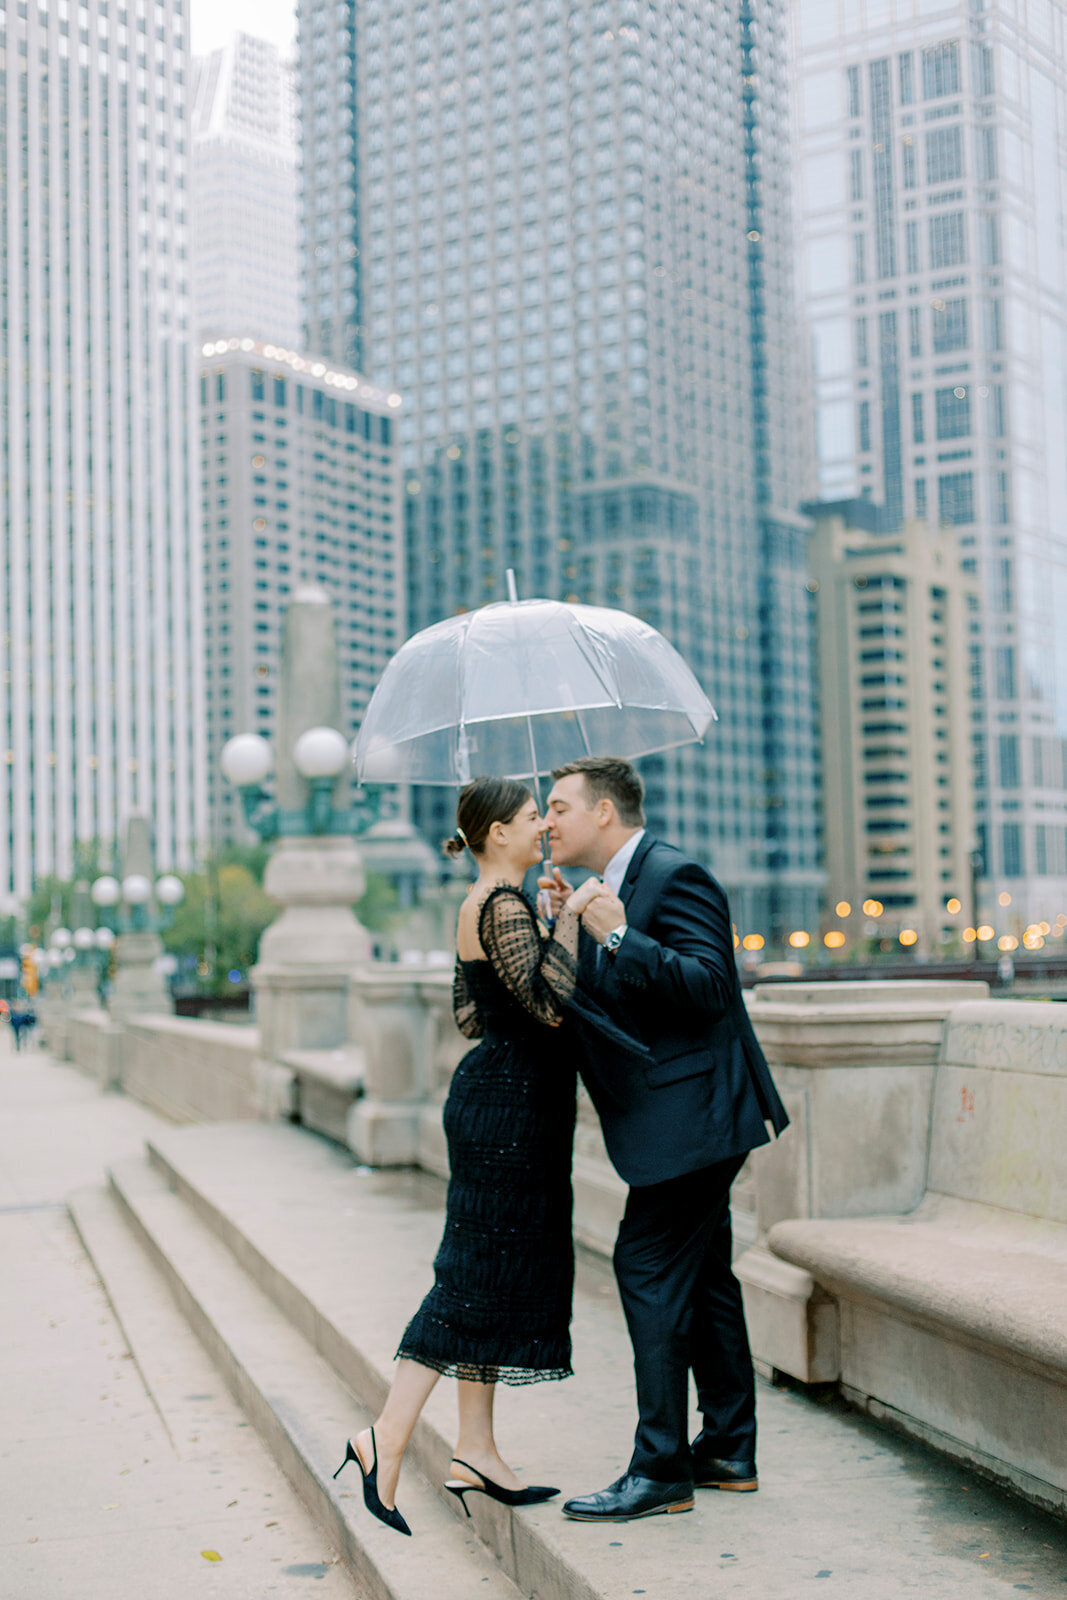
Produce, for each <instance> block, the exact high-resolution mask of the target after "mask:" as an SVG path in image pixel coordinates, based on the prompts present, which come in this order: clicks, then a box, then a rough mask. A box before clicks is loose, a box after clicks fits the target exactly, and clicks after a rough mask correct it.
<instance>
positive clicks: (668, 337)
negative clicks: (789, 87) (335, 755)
mask: <svg viewBox="0 0 1067 1600" xmlns="http://www.w3.org/2000/svg"><path fill="white" fill-rule="evenodd" d="M299 38H300V50H299V55H300V63H299V75H300V90H299V99H300V118H301V141H302V200H301V206H302V239H303V248H304V295H305V315H306V318H307V329H308V332H307V338H308V342H309V344H310V346H311V347H312V348H320V349H324V350H326V351H328V352H329V353H330V354H331V356H332V357H333V358H334V359H337V360H344V361H349V362H353V363H355V364H357V365H360V366H362V367H363V368H364V369H365V370H367V371H369V372H372V373H374V374H375V376H376V377H377V378H378V379H380V380H381V381H384V382H388V383H389V384H390V385H392V386H394V387H395V388H396V389H398V390H399V391H400V392H401V393H402V394H403V396H404V405H405V410H404V426H403V432H402V445H401V451H402V460H403V464H404V479H405V492H406V538H407V570H408V606H409V614H408V623H409V627H410V628H411V629H415V628H418V627H421V626H423V625H425V624H427V623H430V622H433V621H436V620H438V619H439V618H440V617H442V616H445V615H448V614H449V613H451V612H454V611H456V610H457V609H461V608H464V607H468V606H475V605H480V604H482V603H483V602H485V601H486V600H489V599H493V598H497V599H500V598H503V597H504V593H505V590H504V576H505V572H506V569H507V568H509V567H512V568H514V569H515V571H516V573H517V576H518V580H519V588H520V593H523V594H526V595H542V594H543V595H550V596H555V597H563V598H566V597H575V598H578V599H582V600H590V601H598V602H602V603H607V604H616V605H622V606H631V607H633V608H634V609H636V610H637V611H639V612H640V613H641V614H642V615H643V616H645V617H646V618H647V619H648V620H649V621H651V622H652V623H654V624H655V625H657V626H660V627H662V629H663V630H664V631H665V632H666V634H667V635H668V637H669V638H670V639H671V641H672V643H674V644H675V645H676V646H677V647H678V648H679V649H680V650H681V652H682V654H683V655H684V656H685V657H686V658H687V659H688V660H689V662H690V664H691V665H692V666H693V668H694V670H695V671H696V672H697V674H698V676H699V677H700V678H701V680H702V682H703V683H704V684H705V686H706V688H707V690H708V692H709V693H710V695H711V697H712V699H713V700H714V701H715V703H716V705H717V707H718V710H719V712H720V716H721V721H720V723H719V724H718V725H717V727H716V728H715V729H714V730H713V731H712V733H711V735H710V737H709V741H708V746H707V748H706V749H705V750H703V751H683V752H679V753H677V754H671V755H669V756H664V757H656V758H653V759H652V760H651V761H649V762H647V763H645V769H644V770H645V774H646V779H647V782H648V792H649V807H650V813H651V818H652V821H653V824H654V825H655V826H656V827H659V828H664V829H665V830H666V831H667V832H668V833H669V834H670V836H671V837H673V838H675V839H677V840H678V842H679V843H680V844H682V845H683V846H685V847H687V848H688V849H690V850H691V851H693V853H694V854H696V855H697V856H699V857H701V858H702V859H704V860H705V861H707V862H709V863H710V865H711V866H712V868H713V870H715V871H716V873H717V874H718V875H719V876H720V877H721V878H722V880H723V881H724V882H725V883H726V884H727V886H728V887H729V889H730V890H731V893H732V895H733V903H734V909H735V914H736V915H737V917H738V920H739V922H743V923H745V924H746V925H757V926H761V927H762V928H763V930H764V931H765V932H767V931H776V930H779V929H784V928H786V927H789V926H797V925H798V924H799V923H802V922H803V921H804V920H807V919H810V918H811V917H812V916H813V914H814V904H815V899H816V894H817V886H818V881H819V872H818V867H817V830H816V774H815V729H814V712H813V706H812V703H811V697H810V684H811V680H812V656H811V621H812V608H811V597H810V595H809V593H808V592H807V590H806V588H805V578H806V572H805V565H804V564H805V553H806V532H805V524H804V522H803V520H802V519H800V518H799V517H798V516H797V514H796V508H797V505H798V502H799V501H800V500H801V499H802V498H803V496H804V493H805V491H806V489H807V488H808V485H807V483H806V482H805V479H804V471H803V464H804V458H803V439H804V429H803V414H804V406H803V403H802V390H801V386H800V381H799V377H798V372H797V361H796V352H797V341H796V328H795V324H794V321H793V289H792V280H791V254H790V247H791V234H790V219H789V173H788V165H787V143H788V139H787V133H788V118H787V115H786V86H785V53H786V52H785V43H786V40H785V19H784V6H783V4H782V3H781V0H740V3H738V4H736V5H731V6H723V5H721V4H714V3H712V0H696V3H695V4H694V5H692V6H687V7H685V8H684V9H683V8H681V7H668V8H666V9H663V8H660V7H656V6H654V5H652V4H651V3H650V0H621V3H620V0H590V4H588V5H586V6H582V7H578V8H575V7H572V6H568V5H566V4H564V3H563V0H538V3H537V4H534V3H533V0H501V3H495V4H493V5H489V4H487V3H478V0H474V3H466V0H442V4H441V5H439V6H437V7H434V8H433V9H432V11H429V12H428V11H426V10H425V8H420V7H418V6H417V5H416V4H415V3H414V0H387V3H383V0H347V3H344V4H341V5H338V4H337V3H336V0H328V3H327V0H301V4H300V12H299ZM447 804H448V801H447V800H445V799H442V802H441V807H440V813H439V814H438V815H436V816H435V815H432V814H431V815H429V816H428V815H426V813H425V812H423V813H422V815H423V820H424V823H425V825H426V827H427V829H428V830H433V831H437V832H440V829H441V824H442V823H443V822H444V821H445V819H446V807H447Z"/></svg>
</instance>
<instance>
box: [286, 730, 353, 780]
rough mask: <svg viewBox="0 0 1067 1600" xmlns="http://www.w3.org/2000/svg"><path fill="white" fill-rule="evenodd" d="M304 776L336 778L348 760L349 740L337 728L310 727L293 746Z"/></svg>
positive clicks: (297, 763)
mask: <svg viewBox="0 0 1067 1600" xmlns="http://www.w3.org/2000/svg"><path fill="white" fill-rule="evenodd" d="M293 761H294V763H295V765H296V770H297V772H299V773H300V776H301V777H302V778H307V779H309V780H314V779H316V778H336V777H337V774H338V773H339V772H341V771H342V770H343V769H344V767H345V765H346V764H347V762H348V741H347V740H346V739H345V737H344V735H343V734H341V733H338V731H337V729H336V728H308V730H307V732H306V733H302V734H301V735H300V737H299V739H298V740H297V741H296V743H295V744H294V746H293Z"/></svg>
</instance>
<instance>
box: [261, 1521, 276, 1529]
mask: <svg viewBox="0 0 1067 1600" xmlns="http://www.w3.org/2000/svg"><path fill="white" fill-rule="evenodd" d="M263 1526H264V1527H265V1528H276V1527H277V1526H278V1524H277V1523H276V1522H265V1523H264V1524H263Z"/></svg>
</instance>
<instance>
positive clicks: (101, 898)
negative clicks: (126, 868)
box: [89, 877, 122, 910]
mask: <svg viewBox="0 0 1067 1600" xmlns="http://www.w3.org/2000/svg"><path fill="white" fill-rule="evenodd" d="M89 895H90V898H91V899H92V902H93V905H94V906H99V907H100V908H101V910H107V909H108V908H109V907H111V906H117V905H118V903H119V901H120V900H121V899H122V885H121V883H120V882H119V880H118V879H117V878H111V877H105V878H97V880H96V882H95V883H94V884H93V886H92V888H91V889H90V890H89Z"/></svg>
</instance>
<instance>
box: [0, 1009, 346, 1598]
mask: <svg viewBox="0 0 1067 1600" xmlns="http://www.w3.org/2000/svg"><path fill="white" fill-rule="evenodd" d="M161 1126H163V1124H162V1123H161V1122H160V1119H159V1118H157V1117H155V1116H153V1115H152V1114H151V1113H150V1112H148V1111H146V1110H145V1109H144V1108H143V1107H141V1106H139V1105H137V1104H135V1103H134V1102H133V1101H131V1100H127V1099H124V1098H123V1097H122V1096H120V1095H111V1094H101V1093H100V1092H99V1090H98V1089H97V1087H96V1086H95V1085H94V1084H92V1083H90V1082H89V1081H88V1080H87V1079H85V1078H83V1077H82V1076H81V1075H80V1074H78V1073H76V1072H75V1071H74V1070H73V1069H72V1068H69V1067H66V1066H60V1065H57V1064H56V1063H55V1062H54V1061H53V1060H52V1058H51V1057H50V1056H48V1055H47V1053H46V1052H44V1051H41V1050H31V1051H23V1052H21V1053H19V1054H16V1053H15V1051H14V1049H13V1046H12V1041H11V1039H10V1036H9V1034H8V1033H7V1031H6V1030H3V1031H2V1032H0V1262H2V1273H3V1280H2V1281H3V1290H2V1295H3V1305H4V1311H3V1316H2V1318H0V1371H2V1374H3V1379H2V1388H0V1600H189V1597H191V1596H197V1597H199V1596H204V1597H206V1600H252V1597H253V1596H257V1597H258V1596H260V1595H271V1594H278V1595H281V1594H284V1595H286V1596H299V1595H301V1594H314V1595H315V1596H316V1597H320V1600H344V1597H348V1600H351V1597H352V1596H354V1594H355V1589H354V1587H353V1585H352V1582H351V1579H350V1578H349V1577H348V1575H347V1573H346V1572H345V1571H344V1569H343V1568H342V1567H340V1566H338V1565H337V1564H336V1557H335V1555H334V1552H333V1551H332V1550H330V1549H329V1548H328V1547H327V1545H326V1541H325V1539H324V1537H323V1535H322V1534H321V1533H320V1532H319V1531H318V1529H317V1528H316V1527H315V1526H314V1525H313V1523H312V1522H311V1519H310V1517H309V1516H308V1514H307V1512H306V1511H305V1509H304V1507H303V1505H302V1504H301V1503H300V1501H299V1500H298V1499H297V1496H296V1494H295V1492H294V1491H293V1490H292V1489H291V1488H290V1486H289V1484H288V1482H287V1481H286V1479H285V1478H284V1477H283V1475H282V1473H281V1472H280V1471H279V1470H278V1468H277V1467H276V1466H275V1465H274V1463H273V1462H272V1461H271V1459H270V1457H269V1456H268V1454H267V1452H266V1450H265V1448H264V1446H263V1445H262V1444H261V1443H260V1440H259V1438H258V1436H257V1435H256V1434H255V1433H254V1432H253V1430H252V1429H251V1428H250V1427H249V1425H248V1424H247V1422H246V1421H245V1419H244V1417H243V1415H242V1413H241V1411H240V1410H239V1408H238V1407H237V1406H236V1405H235V1403H234V1402H233V1400H232V1399H231V1398H230V1396H229V1394H228V1393H227V1390H226V1388H225V1385H224V1384H223V1382H222V1379H221V1377H220V1376H219V1374H218V1373H217V1371H216V1370H215V1368H214V1366H213V1365H212V1364H211V1362H210V1361H209V1359H208V1357H207V1356H206V1355H205V1353H204V1352H203V1350H202V1349H201V1347H200V1345H199V1343H198V1342H197V1340H196V1339H195V1337H194V1336H193V1334H192V1333H191V1332H190V1331H189V1329H188V1328H187V1326H186V1324H185V1322H184V1320H183V1318H182V1316H181V1313H180V1312H179V1310H178V1308H177V1307H176V1306H175V1305H174V1303H173V1301H172V1300H171V1298H170V1295H169V1292H168V1291H167V1289H166V1288H165V1286H164V1285H163V1283H162V1281H161V1280H160V1279H159V1278H158V1277H157V1275H156V1273H155V1272H154V1269H153V1268H152V1267H151V1265H150V1264H149V1262H148V1260H147V1258H142V1257H141V1255H140V1251H139V1246H138V1245H137V1244H136V1242H135V1241H134V1240H133V1238H132V1236H131V1238H130V1252H131V1256H130V1270H131V1271H132V1272H135V1273H137V1274H138V1275H139V1276H138V1278H137V1285H138V1291H139V1293H140V1295H141V1296H142V1297H143V1298H142V1313H143V1314H146V1315H151V1316H152V1317H153V1318H154V1328H155V1338H154V1340H153V1356H154V1360H153V1367H152V1373H151V1384H152V1388H151V1389H150V1388H149V1387H148V1386H147V1385H146V1382H145V1378H144V1376H143V1375H142V1373H141V1372H140V1371H139V1369H138V1367H137V1365H136V1364H135V1362H134V1360H133V1358H132V1356H131V1354H130V1351H129V1348H128V1346H127V1343H126V1339H125V1337H124V1335H123V1331H122V1329H121V1327H120V1326H119V1323H118V1322H117V1321H116V1318H115V1315H114V1313H113V1311H112V1308H111V1306H110V1304H109V1302H108V1299H107V1297H106V1295H105V1293H104V1290H103V1288H102V1286H101V1284H100V1282H99V1279H98V1278H97V1276H96V1273H95V1271H94V1269H93V1267H92V1264H91V1262H90V1261H89V1258H88V1256H87V1255H86V1253H85V1250H84V1249H83V1247H82V1244H81V1241H80V1240H79V1238H78V1235H77V1233H76V1232H75V1229H74V1226H73V1223H72V1222H71V1219H70V1217H69V1215H68V1212H67V1210H66V1207H65V1204H64V1199H65V1197H66V1196H67V1195H68V1194H69V1193H70V1192H71V1191H72V1190H73V1189H76V1188H78V1187H81V1186H85V1185H100V1187H101V1194H102V1191H103V1178H104V1171H105V1168H106V1166H107V1165H108V1164H109V1163H110V1162H112V1161H114V1160H117V1159H120V1158H122V1157H123V1156H136V1155H138V1154H139V1153H140V1151H141V1149H142V1147H143V1142H144V1139H145V1138H146V1136H147V1135H148V1134H150V1133H152V1132H155V1131H158V1130H159V1129H160V1127H161ZM101 1203H103V1200H102V1202H101Z"/></svg>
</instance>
